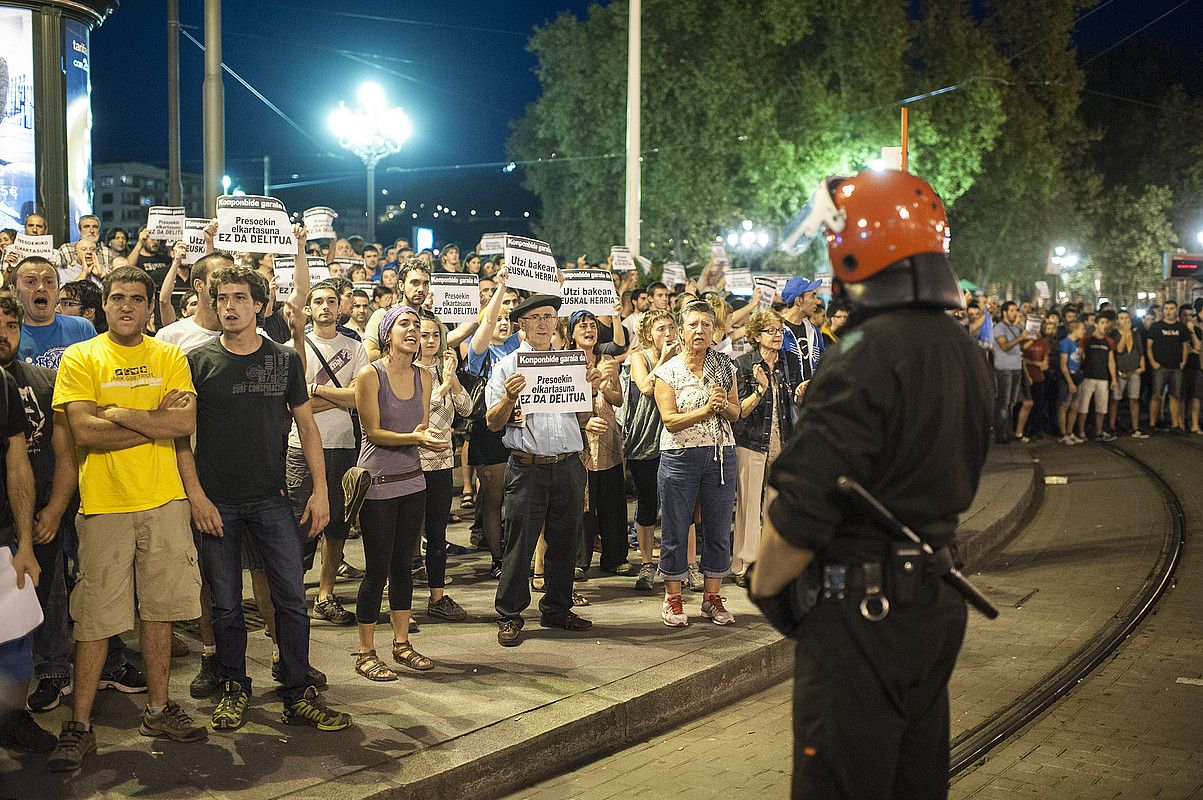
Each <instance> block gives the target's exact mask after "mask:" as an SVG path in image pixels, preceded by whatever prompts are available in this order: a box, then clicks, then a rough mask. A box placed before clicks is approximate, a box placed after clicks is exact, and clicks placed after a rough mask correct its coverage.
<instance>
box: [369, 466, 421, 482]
mask: <svg viewBox="0 0 1203 800" xmlns="http://www.w3.org/2000/svg"><path fill="white" fill-rule="evenodd" d="M421 474H422V468H421V467H418V468H417V469H411V470H410V471H409V472H402V473H400V474H399V475H373V476H372V485H373V486H379V485H380V484H382V483H396V482H397V481H408V480H410V479H412V478H416V477H418V476H419V475H421Z"/></svg>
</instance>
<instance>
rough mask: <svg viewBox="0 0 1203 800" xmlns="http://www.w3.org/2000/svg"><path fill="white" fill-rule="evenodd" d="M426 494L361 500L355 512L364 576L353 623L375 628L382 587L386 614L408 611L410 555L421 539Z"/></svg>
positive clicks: (411, 587)
mask: <svg viewBox="0 0 1203 800" xmlns="http://www.w3.org/2000/svg"><path fill="white" fill-rule="evenodd" d="M425 511H426V490H425V489H423V490H422V491H420V492H414V493H413V494H407V495H403V496H401V497H392V498H389V499H388V500H364V501H363V508H361V509H360V511H359V535H360V540H361V541H362V542H363V559H364V575H363V582H362V583H361V584H359V594H358V595H357V596H356V599H355V619H356V620H358V621H359V624H360V625H369V624H371V625H375V624H376V621H377V620H378V619H379V618H380V602H381V598H382V597H383V596H384V583H385V581H388V610H389V611H409V610H410V609H411V607H412V605H413V600H414V572H413V554H414V548H415V547H417V545H418V539H419V537H420V536H421V535H422V517H423V516H424V515H425Z"/></svg>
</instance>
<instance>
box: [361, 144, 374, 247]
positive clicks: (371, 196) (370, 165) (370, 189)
mask: <svg viewBox="0 0 1203 800" xmlns="http://www.w3.org/2000/svg"><path fill="white" fill-rule="evenodd" d="M365 166H366V167H367V168H368V235H367V236H365V237H363V238H364V241H366V242H367V243H368V244H373V243H375V241H376V164H375V162H371V161H369V162H367V163H366V164H365Z"/></svg>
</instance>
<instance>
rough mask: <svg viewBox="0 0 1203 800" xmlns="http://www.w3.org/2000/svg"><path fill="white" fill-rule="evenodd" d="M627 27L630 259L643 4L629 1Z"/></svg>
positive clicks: (634, 242) (635, 232)
mask: <svg viewBox="0 0 1203 800" xmlns="http://www.w3.org/2000/svg"><path fill="white" fill-rule="evenodd" d="M629 2H630V5H629V20H628V23H627V192H626V245H627V247H629V248H631V255H632V256H637V255H639V239H640V236H639V215H640V208H639V206H640V191H639V177H640V176H639V166H640V165H639V149H640V142H639V133H640V130H639V129H640V124H641V113H642V108H641V102H640V101H641V98H640V96H639V95H640V88H641V86H642V81H641V80H640V69H641V67H640V59H639V56H640V41H641V36H640V30H639V22H640V16H641V13H640V0H629Z"/></svg>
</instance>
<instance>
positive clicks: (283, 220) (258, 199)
mask: <svg viewBox="0 0 1203 800" xmlns="http://www.w3.org/2000/svg"><path fill="white" fill-rule="evenodd" d="M214 245H215V246H216V247H217V249H218V250H225V251H227V252H247V253H275V254H276V255H285V256H287V255H293V254H295V253H296V252H297V242H296V240H295V239H294V238H293V236H292V222H291V221H290V220H289V219H288V209H286V208H285V207H284V204H283V203H282V202H280V201H279V200H277V199H276V198H274V197H263V196H261V195H254V194H247V195H230V194H223V195H222V196H221V197H219V198H217V238H216V240H215V241H214Z"/></svg>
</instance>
